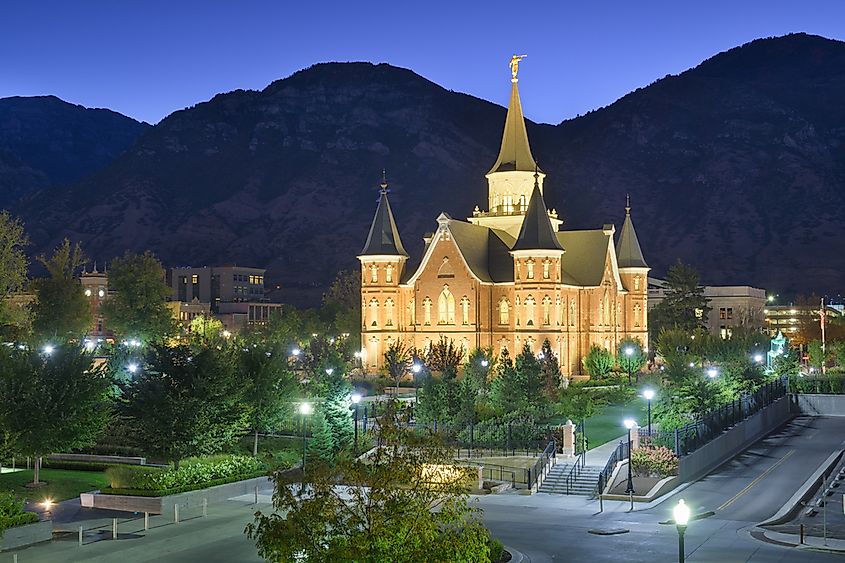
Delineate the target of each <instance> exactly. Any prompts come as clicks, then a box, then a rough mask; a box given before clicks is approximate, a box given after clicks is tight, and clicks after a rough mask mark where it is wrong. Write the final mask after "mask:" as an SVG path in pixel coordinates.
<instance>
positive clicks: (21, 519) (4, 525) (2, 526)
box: [0, 512, 38, 532]
mask: <svg viewBox="0 0 845 563" xmlns="http://www.w3.org/2000/svg"><path fill="white" fill-rule="evenodd" d="M36 522H38V515H37V514H35V513H33V512H24V513H23V514H16V515H15V516H0V532H3V530H8V529H9V528H15V527H17V526H25V525H26V524H34V523H36Z"/></svg>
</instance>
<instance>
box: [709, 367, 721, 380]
mask: <svg viewBox="0 0 845 563" xmlns="http://www.w3.org/2000/svg"><path fill="white" fill-rule="evenodd" d="M718 375H719V370H717V369H716V368H710V369H708V370H707V377H709V378H710V379H716V377H718Z"/></svg>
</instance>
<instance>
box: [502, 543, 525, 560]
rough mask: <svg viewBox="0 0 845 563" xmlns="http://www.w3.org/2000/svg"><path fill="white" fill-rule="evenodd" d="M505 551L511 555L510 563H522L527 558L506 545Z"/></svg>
mask: <svg viewBox="0 0 845 563" xmlns="http://www.w3.org/2000/svg"><path fill="white" fill-rule="evenodd" d="M505 549H506V550H507V552H508V553H510V554H511V560H510V561H508V563H522V561H523V560H524V559H525V556H524V555H523V554H522V553H520V552H519V551H517V550H515V549H514V548H512V547H510V546H508V545H506V546H505Z"/></svg>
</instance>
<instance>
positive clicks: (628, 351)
mask: <svg viewBox="0 0 845 563" xmlns="http://www.w3.org/2000/svg"><path fill="white" fill-rule="evenodd" d="M625 355H626V356H628V361H627V362H625V363H627V364H628V385H630V384H631V356H633V355H634V349H633V348H632V347H630V346H626V347H625Z"/></svg>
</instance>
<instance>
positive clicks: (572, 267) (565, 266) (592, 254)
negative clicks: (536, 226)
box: [556, 229, 611, 286]
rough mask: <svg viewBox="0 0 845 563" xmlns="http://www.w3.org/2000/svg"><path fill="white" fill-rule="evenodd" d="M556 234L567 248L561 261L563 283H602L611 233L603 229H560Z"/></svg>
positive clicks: (585, 284) (592, 284) (587, 284)
mask: <svg viewBox="0 0 845 563" xmlns="http://www.w3.org/2000/svg"><path fill="white" fill-rule="evenodd" d="M556 234H557V239H558V240H559V241H560V243H561V244H562V245H563V246H564V248H566V253H565V254H564V255H563V258H561V261H560V269H561V280H562V281H563V283H565V284H569V285H582V286H597V285H601V281H602V278H603V277H604V266H605V261H606V259H607V248H608V244H610V240H609V239H610V236H611V235H609V234H607V233H606V232H605V231H603V230H601V229H594V230H589V231H560V232H558V233H556Z"/></svg>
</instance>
